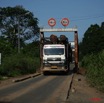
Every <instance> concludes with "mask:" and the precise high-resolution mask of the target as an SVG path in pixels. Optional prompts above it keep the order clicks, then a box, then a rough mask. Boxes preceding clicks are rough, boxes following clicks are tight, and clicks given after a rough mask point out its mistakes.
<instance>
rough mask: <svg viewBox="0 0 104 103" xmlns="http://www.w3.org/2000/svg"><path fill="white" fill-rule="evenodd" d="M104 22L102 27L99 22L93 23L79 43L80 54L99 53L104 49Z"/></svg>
mask: <svg viewBox="0 0 104 103" xmlns="http://www.w3.org/2000/svg"><path fill="white" fill-rule="evenodd" d="M103 41H104V23H102V25H101V27H100V26H99V25H97V24H95V25H91V26H90V27H89V28H88V29H87V31H86V32H85V34H84V38H83V39H82V42H81V43H80V44H79V48H80V56H81V57H83V56H85V55H87V54H91V53H98V52H100V51H101V50H102V49H104V42H103Z"/></svg>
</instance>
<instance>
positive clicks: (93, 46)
mask: <svg viewBox="0 0 104 103" xmlns="http://www.w3.org/2000/svg"><path fill="white" fill-rule="evenodd" d="M103 41H104V22H103V23H102V25H101V27H100V26H99V25H97V24H95V25H91V26H90V27H89V28H88V30H87V31H86V32H85V34H84V38H83V40H82V42H81V43H80V44H79V48H80V66H81V67H84V68H85V69H86V70H87V73H86V77H87V79H88V81H89V82H90V84H91V85H92V86H94V87H96V88H97V89H99V90H101V91H102V92H104V42H103Z"/></svg>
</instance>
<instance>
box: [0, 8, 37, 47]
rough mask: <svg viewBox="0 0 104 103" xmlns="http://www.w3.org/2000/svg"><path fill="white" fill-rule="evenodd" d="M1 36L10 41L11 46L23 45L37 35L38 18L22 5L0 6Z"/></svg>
mask: <svg viewBox="0 0 104 103" xmlns="http://www.w3.org/2000/svg"><path fill="white" fill-rule="evenodd" d="M0 32H1V36H3V37H4V38H6V39H7V41H8V42H9V43H11V45H12V48H14V49H15V48H17V46H18V45H19V42H20V44H21V45H20V46H21V47H23V45H24V42H25V41H26V40H29V39H31V38H33V37H34V36H36V37H37V36H38V32H39V27H38V19H37V18H35V17H34V16H33V13H31V12H30V11H28V10H25V9H24V8H23V7H22V6H16V7H6V8H0Z"/></svg>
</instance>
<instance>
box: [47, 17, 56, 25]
mask: <svg viewBox="0 0 104 103" xmlns="http://www.w3.org/2000/svg"><path fill="white" fill-rule="evenodd" d="M48 25H49V26H51V27H53V26H55V25H56V20H55V19H54V18H50V19H49V20H48Z"/></svg>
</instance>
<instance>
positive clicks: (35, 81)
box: [0, 74, 72, 103]
mask: <svg viewBox="0 0 104 103" xmlns="http://www.w3.org/2000/svg"><path fill="white" fill-rule="evenodd" d="M71 78H72V74H69V75H49V76H43V75H40V76H38V77H35V78H31V79H28V80H25V81H22V82H19V83H15V84H12V85H11V86H9V87H6V88H1V89H0V103H61V102H64V101H65V100H66V97H67V91H68V89H69V84H70V80H71Z"/></svg>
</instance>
